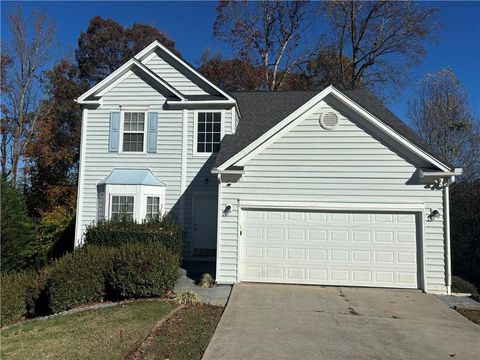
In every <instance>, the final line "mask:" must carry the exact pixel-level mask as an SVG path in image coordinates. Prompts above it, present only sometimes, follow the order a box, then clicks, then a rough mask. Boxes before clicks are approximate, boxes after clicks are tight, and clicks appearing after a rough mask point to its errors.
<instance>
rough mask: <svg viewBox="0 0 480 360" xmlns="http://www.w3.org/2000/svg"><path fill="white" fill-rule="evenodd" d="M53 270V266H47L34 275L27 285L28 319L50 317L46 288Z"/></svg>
mask: <svg viewBox="0 0 480 360" xmlns="http://www.w3.org/2000/svg"><path fill="white" fill-rule="evenodd" d="M52 270H53V267H52V266H47V267H44V268H43V269H40V270H39V271H38V272H35V273H32V274H33V276H32V277H31V280H30V281H29V282H28V283H27V285H26V294H25V303H26V305H27V316H28V317H35V316H42V315H48V313H49V310H48V299H47V296H46V292H45V288H46V286H47V280H48V278H49V277H50V273H51V272H52Z"/></svg>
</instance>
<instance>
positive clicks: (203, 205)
mask: <svg viewBox="0 0 480 360" xmlns="http://www.w3.org/2000/svg"><path fill="white" fill-rule="evenodd" d="M77 101H78V103H80V104H82V106H83V117H82V141H81V158H80V175H79V187H78V206H77V223H76V238H75V242H76V246H77V247H78V246H81V245H82V243H83V234H84V232H85V229H86V226H87V225H88V224H92V223H94V222H96V221H100V220H104V219H109V218H112V217H115V216H117V215H119V214H124V215H125V214H126V215H127V216H129V217H131V218H132V219H135V220H136V221H144V220H148V219H149V218H151V217H155V216H158V215H163V214H166V213H172V214H173V215H174V216H175V218H176V219H177V221H178V222H180V223H181V224H182V225H183V228H184V231H185V235H186V240H187V249H186V251H185V257H186V258H188V259H202V260H207V261H208V260H209V261H213V262H215V264H216V279H217V281H218V282H219V283H236V282H240V281H253V282H277V283H298V284H323V285H351V286H372V287H398V288H418V289H422V290H424V291H427V292H436V293H448V292H449V291H450V283H451V270H450V238H449V215H448V188H449V185H450V184H451V183H452V182H453V181H454V179H455V176H457V175H460V173H461V170H460V169H454V168H453V167H452V166H451V165H450V164H448V163H447V162H446V161H444V160H442V159H441V158H440V157H438V156H437V155H435V153H434V151H433V150H432V149H429V148H428V147H427V146H426V145H425V144H423V143H422V142H421V141H420V140H419V139H418V137H417V136H416V135H415V134H414V133H413V132H412V131H411V130H410V129H409V128H408V127H407V126H406V125H405V124H404V123H403V122H402V121H400V120H399V119H398V118H397V117H396V116H395V115H394V114H392V113H391V112H390V111H388V109H386V108H385V107H384V105H383V104H382V103H381V102H380V101H379V100H378V99H376V98H375V97H374V96H373V95H371V94H370V93H368V92H367V91H365V90H351V91H343V92H340V91H338V90H336V89H335V88H333V87H328V88H326V89H324V90H322V91H289V92H237V93H231V94H229V93H227V92H225V91H223V90H222V89H220V88H219V87H217V86H216V85H215V84H213V83H212V82H210V81H209V80H208V79H206V78H205V77H204V76H202V75H201V74H200V73H199V72H198V71H197V70H195V69H194V68H193V67H192V66H191V65H189V64H188V63H186V62H185V61H184V60H183V59H181V58H179V57H178V56H176V55H174V54H173V53H172V52H170V51H169V50H168V49H167V48H165V47H164V46H162V45H161V44H160V43H159V42H154V43H152V44H151V45H149V46H148V47H147V48H145V49H144V50H143V51H141V52H140V53H139V54H137V55H136V56H135V57H134V58H133V59H131V60H129V61H128V62H127V63H126V64H124V65H123V66H122V67H120V68H119V69H118V70H116V71H115V72H113V73H112V74H111V75H109V76H108V77H107V78H106V79H104V80H103V81H101V82H100V83H98V84H97V85H96V86H94V87H93V88H92V89H90V90H89V91H87V92H86V93H85V94H83V95H82V96H80V97H79V98H78V99H77Z"/></svg>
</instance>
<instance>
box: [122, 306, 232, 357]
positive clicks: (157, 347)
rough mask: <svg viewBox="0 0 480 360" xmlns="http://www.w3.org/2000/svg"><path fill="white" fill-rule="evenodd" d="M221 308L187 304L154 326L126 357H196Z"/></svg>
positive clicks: (208, 339) (213, 329) (210, 336)
mask: <svg viewBox="0 0 480 360" xmlns="http://www.w3.org/2000/svg"><path fill="white" fill-rule="evenodd" d="M222 312H223V308H222V307H218V306H209V305H203V306H199V307H197V306H189V307H185V308H183V309H180V310H179V311H178V312H177V313H175V315H173V316H172V317H170V318H168V319H167V320H166V321H165V323H163V324H162V325H161V326H160V327H159V328H158V329H156V330H155V331H154V332H153V333H152V334H151V335H150V336H149V337H148V338H147V339H146V341H145V342H144V343H143V344H142V345H141V346H140V347H139V348H138V350H137V351H136V352H135V353H134V354H132V356H131V357H130V358H128V360H139V359H142V360H153V359H161V360H163V359H169V360H197V359H198V360H199V359H201V358H202V356H203V353H204V352H205V349H206V348H207V346H208V343H209V342H210V339H211V338H212V336H213V333H214V332H215V328H216V327H217V324H218V321H219V320H220V317H221V316H222Z"/></svg>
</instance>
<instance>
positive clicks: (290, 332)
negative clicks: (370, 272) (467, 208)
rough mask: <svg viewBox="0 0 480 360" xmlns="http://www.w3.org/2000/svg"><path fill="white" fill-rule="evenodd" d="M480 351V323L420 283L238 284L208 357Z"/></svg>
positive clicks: (437, 358) (424, 355)
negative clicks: (416, 286) (416, 287)
mask: <svg viewBox="0 0 480 360" xmlns="http://www.w3.org/2000/svg"><path fill="white" fill-rule="evenodd" d="M452 358H454V359H471V360H478V359H480V327H479V326H477V325H475V324H474V323H472V322H470V321H469V320H467V319H465V318H464V317H463V316H461V315H460V314H458V313H457V312H456V311H455V310H453V309H450V308H449V307H448V306H447V305H445V304H444V303H442V302H441V301H439V300H438V299H437V298H436V297H435V296H433V295H429V294H423V293H421V292H419V291H402V290H386V289H366V288H365V289H360V288H339V287H319V286H296V285H257V284H240V285H235V287H234V289H233V291H232V294H231V296H230V300H229V303H228V305H227V308H226V309H225V312H224V314H223V316H222V319H221V320H220V323H219V325H218V327H217V330H216V332H215V334H214V336H213V338H212V341H211V342H210V345H209V346H208V348H207V350H206V352H205V355H204V357H203V359H204V360H216V359H329V360H330V359H332V360H333V359H342V360H347V359H368V360H371V359H395V360H399V359H409V360H414V359H422V360H423V359H432V360H441V359H452Z"/></svg>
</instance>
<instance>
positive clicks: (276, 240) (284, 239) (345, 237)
mask: <svg viewBox="0 0 480 360" xmlns="http://www.w3.org/2000/svg"><path fill="white" fill-rule="evenodd" d="M244 219H245V221H244V229H245V232H244V233H245V235H244V238H243V251H242V254H241V256H242V260H241V263H242V264H243V265H242V266H243V270H242V277H243V278H242V280H244V281H258V282H286V283H304V284H325V285H353V286H355V285H357V286H387V287H404V288H417V263H416V262H417V247H416V241H417V239H416V229H415V215H414V214H384V213H375V214H371V213H347V212H346V213H329V212H305V211H304V212H299V211H274V212H271V213H270V212H269V211H268V210H265V211H258V210H248V211H245V215H244Z"/></svg>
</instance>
